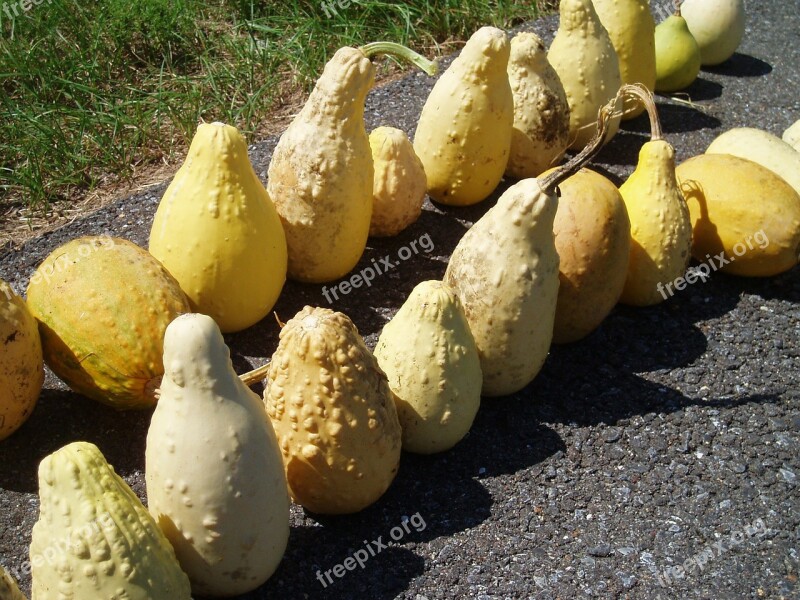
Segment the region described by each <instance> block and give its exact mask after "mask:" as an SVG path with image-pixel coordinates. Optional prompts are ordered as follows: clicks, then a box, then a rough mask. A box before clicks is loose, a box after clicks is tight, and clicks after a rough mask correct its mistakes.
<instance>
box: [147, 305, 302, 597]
mask: <svg viewBox="0 0 800 600" xmlns="http://www.w3.org/2000/svg"><path fill="white" fill-rule="evenodd" d="M164 370H165V373H164V379H163V382H162V384H161V397H160V399H159V401H158V405H157V406H156V410H155V412H154V413H153V419H152V422H151V424H150V429H149V430H148V432H147V450H146V453H145V461H146V469H145V477H146V482H147V497H148V499H149V507H150V513H151V514H152V515H153V517H154V518H155V519H156V521H157V522H158V523H159V525H160V526H161V528H162V530H163V531H164V533H165V534H166V536H167V538H168V539H169V541H170V542H171V543H172V546H173V547H174V548H175V552H176V554H177V556H178V560H179V562H180V564H181V566H182V567H183V569H184V571H186V573H187V574H188V576H189V579H190V580H191V583H192V591H193V592H194V593H196V594H200V595H204V596H216V597H219V596H233V595H237V594H244V593H247V592H249V591H251V590H253V589H255V588H257V587H258V586H260V585H261V584H262V583H264V582H265V581H266V580H267V579H268V578H269V577H270V575H272V573H273V572H274V571H275V569H276V568H277V566H278V563H279V562H280V560H281V558H282V556H283V553H284V551H285V549H286V544H287V541H288V538H289V495H288V492H287V489H286V479H285V476H284V472H283V461H282V459H281V453H280V450H279V449H278V441H277V438H276V437H275V432H274V430H273V428H272V424H271V423H270V421H269V419H268V417H267V414H266V412H265V410H264V405H263V403H262V402H261V398H259V397H258V395H256V394H255V393H253V392H252V391H250V390H249V389H248V388H247V387H246V386H245V384H244V383H242V382H241V381H240V380H239V378H238V377H237V375H236V373H235V372H234V370H233V367H232V366H231V360H230V354H229V351H228V347H227V346H226V345H225V341H224V340H223V339H222V334H221V333H220V330H219V328H218V327H217V325H216V323H215V322H214V320H213V319H211V318H210V317H208V316H206V315H200V314H187V315H182V316H180V317H178V318H176V319H175V320H174V321H173V322H172V323H170V325H169V327H167V331H166V334H165V337H164Z"/></svg>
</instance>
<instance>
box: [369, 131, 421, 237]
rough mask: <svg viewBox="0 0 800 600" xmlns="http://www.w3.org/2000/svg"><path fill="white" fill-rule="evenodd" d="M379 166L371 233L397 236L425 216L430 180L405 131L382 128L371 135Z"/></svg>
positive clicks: (373, 197)
mask: <svg viewBox="0 0 800 600" xmlns="http://www.w3.org/2000/svg"><path fill="white" fill-rule="evenodd" d="M369 146H370V148H371V149H372V160H373V162H374V166H375V180H374V183H373V188H372V220H371V221H370V225H369V234H370V235H373V236H376V237H385V236H392V235H397V234H398V233H400V232H401V231H403V229H405V228H406V227H408V226H409V225H411V224H412V223H414V221H416V220H417V219H418V218H419V215H420V214H421V213H422V203H423V202H425V190H426V188H427V180H426V178H425V169H424V167H423V166H422V161H421V160H420V159H419V157H418V156H417V154H416V152H414V147H413V146H412V145H411V141H410V140H409V139H408V136H407V135H406V134H405V132H404V131H402V130H400V129H397V128H395V127H378V128H377V129H373V130H372V133H370V134H369Z"/></svg>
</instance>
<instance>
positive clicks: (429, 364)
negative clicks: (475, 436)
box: [375, 281, 483, 454]
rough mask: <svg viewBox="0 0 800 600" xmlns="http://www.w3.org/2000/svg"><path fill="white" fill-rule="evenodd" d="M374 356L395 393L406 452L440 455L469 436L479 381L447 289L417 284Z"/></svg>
mask: <svg viewBox="0 0 800 600" xmlns="http://www.w3.org/2000/svg"><path fill="white" fill-rule="evenodd" d="M375 358H377V359H378V364H379V365H380V366H381V368H382V369H383V370H384V371H385V372H386V376H387V378H388V379H389V387H390V388H391V389H392V392H393V393H394V398H395V403H396V405H397V414H398V417H399V419H400V426H401V427H402V430H403V449H404V450H407V451H409V452H418V453H421V454H433V453H434V452H443V451H445V450H449V449H450V448H452V447H453V446H455V445H456V444H457V443H458V442H459V441H460V440H461V439H462V438H463V437H464V436H465V435H466V434H467V432H469V429H470V427H471V426H472V422H473V420H474V419H475V415H476V414H477V412H478V408H479V406H480V401H481V384H482V382H483V377H482V375H481V363H480V358H479V357H478V348H477V346H476V345H475V339H474V338H473V337H472V333H471V332H470V330H469V323H467V319H466V317H465V316H464V311H463V309H462V308H461V303H460V302H459V300H458V296H456V294H455V292H454V291H453V290H452V289H450V287H449V286H448V285H446V284H445V283H442V282H441V281H423V282H422V283H420V284H419V285H417V286H416V287H415V288H414V290H413V291H412V292H411V295H410V296H409V297H408V299H407V300H406V301H405V302H404V303H403V306H401V307H400V310H398V311H397V314H396V315H395V316H394V317H393V318H392V320H391V321H389V322H388V323H387V324H386V326H385V327H384V328H383V331H382V332H381V335H380V337H379V338H378V344H377V346H376V347H375Z"/></svg>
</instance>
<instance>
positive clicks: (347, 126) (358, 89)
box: [267, 48, 375, 283]
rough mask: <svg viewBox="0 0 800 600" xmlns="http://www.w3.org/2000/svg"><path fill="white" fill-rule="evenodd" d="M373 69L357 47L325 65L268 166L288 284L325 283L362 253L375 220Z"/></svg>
mask: <svg viewBox="0 0 800 600" xmlns="http://www.w3.org/2000/svg"><path fill="white" fill-rule="evenodd" d="M374 80H375V67H374V66H373V65H372V63H371V62H370V60H369V59H368V58H366V57H365V56H364V54H363V53H362V52H361V51H360V50H358V49H356V48H341V49H339V50H338V51H337V52H336V54H334V56H333V58H331V60H330V61H329V62H328V64H327V65H325V70H324V71H323V73H322V76H321V77H320V78H319V80H318V81H317V84H316V86H315V87H314V90H313V91H312V92H311V95H310V96H309V98H308V101H307V102H306V104H305V106H303V109H302V110H301V111H300V113H299V114H298V115H297V117H295V119H294V121H292V123H291V124H290V125H289V127H288V128H287V129H286V131H285V132H284V134H283V135H282V136H281V139H280V140H279V141H278V145H277V147H276V148H275V152H274V153H273V155H272V160H271V161H270V164H269V171H268V181H267V191H268V192H269V195H270V197H271V198H272V200H273V202H274V203H275V208H276V209H277V210H278V214H279V215H280V218H281V221H282V223H283V227H284V230H285V232H286V242H287V245H288V249H289V271H288V272H289V277H290V278H292V279H295V280H297V281H305V282H312V283H323V282H326V281H332V280H334V279H338V278H340V277H342V276H343V275H345V274H346V273H348V272H349V271H350V270H352V269H353V267H354V266H355V265H356V263H357V262H358V260H359V258H361V255H362V254H363V252H364V248H365V247H366V244H367V236H368V234H369V224H370V218H371V215H372V185H373V164H372V153H371V151H370V147H369V138H368V136H367V132H366V129H365V125H364V102H365V99H366V97H367V93H368V92H369V90H370V89H371V88H372V85H373V83H374Z"/></svg>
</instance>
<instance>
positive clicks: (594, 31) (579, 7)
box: [547, 0, 622, 150]
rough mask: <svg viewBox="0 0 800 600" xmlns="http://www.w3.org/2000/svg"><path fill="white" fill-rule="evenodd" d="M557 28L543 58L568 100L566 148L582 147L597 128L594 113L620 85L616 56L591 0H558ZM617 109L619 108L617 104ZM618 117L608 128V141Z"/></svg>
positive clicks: (614, 93)
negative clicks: (554, 71) (558, 15)
mask: <svg viewBox="0 0 800 600" xmlns="http://www.w3.org/2000/svg"><path fill="white" fill-rule="evenodd" d="M559 14H560V18H561V20H560V22H559V26H558V31H557V32H556V36H555V38H554V39H553V43H552V44H551V45H550V51H549V52H548V54H547V58H548V60H549V61H550V64H551V65H553V68H554V69H555V70H556V73H558V77H559V79H561V83H562V85H563V86H564V91H565V92H566V93H567V101H568V102H569V139H570V148H572V149H573V150H580V149H581V148H583V147H584V146H586V145H587V144H588V143H589V141H590V140H591V139H592V137H593V136H594V134H595V131H596V130H597V113H598V111H599V110H600V108H601V107H602V106H603V105H604V104H606V103H607V102H608V101H609V100H610V99H611V98H614V96H615V95H616V93H617V90H618V89H619V87H620V86H621V85H622V77H621V76H620V72H619V59H618V58H617V52H616V51H615V50H614V45H613V44H612V43H611V38H610V37H609V35H608V31H606V28H605V27H603V24H602V23H601V22H600V17H598V15H597V11H595V9H594V6H593V5H592V0H561V5H560V7H559ZM620 108H621V107H620ZM618 128H619V118H618V117H617V118H615V119H614V120H613V121H612V122H611V123H610V124H609V127H608V139H607V140H605V141H608V140H610V139H611V137H613V136H614V134H615V133H616V132H617V129H618Z"/></svg>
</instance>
